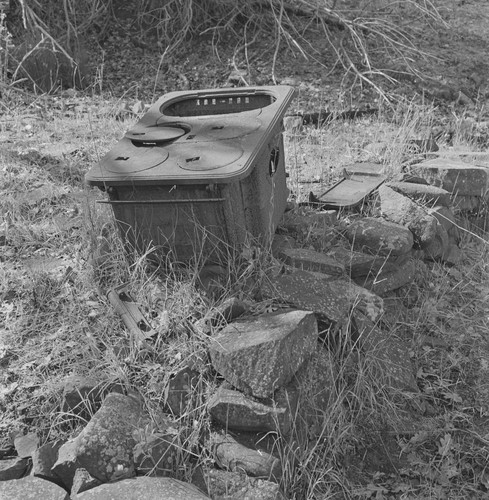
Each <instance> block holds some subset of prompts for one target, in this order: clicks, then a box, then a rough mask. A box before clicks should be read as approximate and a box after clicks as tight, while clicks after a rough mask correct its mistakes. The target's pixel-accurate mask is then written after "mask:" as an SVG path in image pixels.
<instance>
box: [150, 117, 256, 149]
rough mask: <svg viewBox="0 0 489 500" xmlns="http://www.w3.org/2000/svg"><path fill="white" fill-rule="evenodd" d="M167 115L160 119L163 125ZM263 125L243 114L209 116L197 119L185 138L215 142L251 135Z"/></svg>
mask: <svg viewBox="0 0 489 500" xmlns="http://www.w3.org/2000/svg"><path fill="white" fill-rule="evenodd" d="M164 119H165V117H161V118H160V119H159V120H158V124H159V125H162V124H163V123H164V122H163V120H164ZM261 126H262V122H261V121H260V120H258V119H257V118H256V117H248V118H246V119H245V118H244V117H242V116H235V115H233V116H232V117H231V116H229V115H219V116H209V117H206V120H205V121H204V120H195V121H194V123H193V124H192V130H190V132H189V134H188V136H187V137H185V140H188V141H189V142H190V141H192V142H211V141H212V142H214V141H223V140H226V139H238V138H240V137H244V136H246V135H249V134H251V133H253V132H255V131H256V130H258V129H259V128H260V127H261Z"/></svg>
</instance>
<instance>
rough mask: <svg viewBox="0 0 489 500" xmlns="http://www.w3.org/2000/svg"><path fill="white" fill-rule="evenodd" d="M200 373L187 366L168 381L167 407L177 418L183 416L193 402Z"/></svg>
mask: <svg viewBox="0 0 489 500" xmlns="http://www.w3.org/2000/svg"><path fill="white" fill-rule="evenodd" d="M200 378H201V375H200V373H199V372H198V371H197V370H194V369H193V368H191V367H190V366H185V367H183V368H181V369H180V370H178V371H177V372H175V373H173V375H172V377H171V378H170V380H169V381H168V388H167V391H166V394H167V397H166V402H165V403H166V406H167V407H168V409H169V410H170V412H171V413H172V414H173V415H175V416H180V415H181V414H183V413H184V412H185V411H186V409H187V408H188V405H189V404H190V402H191V400H192V395H193V394H195V391H196V390H197V389H196V387H197V386H198V383H199V380H200Z"/></svg>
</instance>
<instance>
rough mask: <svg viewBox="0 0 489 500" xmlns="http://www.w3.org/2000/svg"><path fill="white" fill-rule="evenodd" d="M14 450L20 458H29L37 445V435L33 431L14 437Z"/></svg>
mask: <svg viewBox="0 0 489 500" xmlns="http://www.w3.org/2000/svg"><path fill="white" fill-rule="evenodd" d="M14 446H15V450H16V451H17V455H18V456H19V457H21V458H30V457H32V455H33V454H34V452H35V451H36V450H37V448H38V446H39V437H38V436H37V434H35V433H34V432H30V433H29V434H25V435H22V436H17V437H16V438H15V439H14Z"/></svg>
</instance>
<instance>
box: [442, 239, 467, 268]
mask: <svg viewBox="0 0 489 500" xmlns="http://www.w3.org/2000/svg"><path fill="white" fill-rule="evenodd" d="M462 258H463V253H462V250H460V248H459V247H458V246H457V245H454V244H451V245H449V246H448V249H447V250H446V252H445V253H444V254H443V256H442V260H443V262H445V263H446V264H450V265H452V266H456V265H457V264H459V263H460V261H461V260H462Z"/></svg>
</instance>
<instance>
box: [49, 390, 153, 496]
mask: <svg viewBox="0 0 489 500" xmlns="http://www.w3.org/2000/svg"><path fill="white" fill-rule="evenodd" d="M143 425H144V422H143V412H142V407H141V403H140V401H139V400H137V399H136V398H135V397H130V396H123V395H122V394H116V393H111V394H109V395H108V396H107V397H106V398H105V400H104V402H103V404H102V406H101V407H100V409H99V410H98V411H97V413H95V415H94V416H93V418H92V420H90V422H89V423H88V425H87V426H86V427H85V428H84V429H83V431H82V432H81V433H80V434H79V435H78V437H77V438H75V439H74V440H72V441H68V443H66V444H64V445H63V446H62V447H61V448H60V450H59V455H58V460H57V461H56V463H55V464H54V466H53V472H54V473H55V474H56V475H57V476H58V477H59V478H60V479H61V480H62V481H63V484H64V485H65V486H66V488H67V489H69V490H71V487H72V484H73V477H74V475H75V471H76V469H78V468H83V469H86V470H87V471H88V472H89V473H90V475H92V476H93V477H95V478H96V479H98V480H100V481H102V482H108V481H112V480H115V479H121V478H124V477H131V476H134V475H135V471H134V462H133V448H134V446H135V444H136V441H135V439H134V437H133V432H134V430H135V429H137V428H139V426H143Z"/></svg>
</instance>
